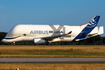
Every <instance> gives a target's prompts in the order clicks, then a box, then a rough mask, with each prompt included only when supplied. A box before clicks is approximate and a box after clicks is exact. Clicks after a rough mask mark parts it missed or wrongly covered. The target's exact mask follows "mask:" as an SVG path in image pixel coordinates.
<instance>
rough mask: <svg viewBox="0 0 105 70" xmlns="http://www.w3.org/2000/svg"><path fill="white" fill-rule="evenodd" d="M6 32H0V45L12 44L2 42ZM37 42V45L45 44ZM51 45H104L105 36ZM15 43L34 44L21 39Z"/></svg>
mask: <svg viewBox="0 0 105 70" xmlns="http://www.w3.org/2000/svg"><path fill="white" fill-rule="evenodd" d="M6 34H7V33H6V32H0V45H13V43H3V42H2V39H3V38H5V36H6ZM46 44H47V43H44V44H39V45H46ZM52 44H53V45H105V37H101V36H100V35H98V36H95V37H91V38H88V39H85V40H81V41H73V42H54V43H52ZM16 45H34V43H33V42H30V41H21V42H16Z"/></svg>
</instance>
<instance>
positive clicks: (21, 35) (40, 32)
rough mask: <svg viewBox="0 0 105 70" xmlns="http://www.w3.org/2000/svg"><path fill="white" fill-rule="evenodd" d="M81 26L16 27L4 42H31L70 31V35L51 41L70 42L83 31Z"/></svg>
mask: <svg viewBox="0 0 105 70" xmlns="http://www.w3.org/2000/svg"><path fill="white" fill-rule="evenodd" d="M83 28H84V27H81V26H67V25H64V26H63V25H17V26H15V27H13V28H12V29H11V30H10V31H9V33H8V34H7V36H6V37H5V39H6V40H5V39H4V40H5V42H17V41H33V39H35V38H43V37H50V36H53V35H59V34H61V35H62V34H66V33H68V32H70V31H72V33H71V34H69V35H67V36H64V37H63V38H62V37H59V38H56V39H53V40H51V42H56V41H72V40H73V39H74V38H75V37H76V36H77V35H78V34H79V33H80V32H81V30H82V29H83Z"/></svg>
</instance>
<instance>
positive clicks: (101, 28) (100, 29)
mask: <svg viewBox="0 0 105 70" xmlns="http://www.w3.org/2000/svg"><path fill="white" fill-rule="evenodd" d="M103 33H104V27H103V26H101V27H100V28H99V31H98V34H103Z"/></svg>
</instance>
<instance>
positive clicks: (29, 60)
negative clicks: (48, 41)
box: [0, 57, 105, 63]
mask: <svg viewBox="0 0 105 70" xmlns="http://www.w3.org/2000/svg"><path fill="white" fill-rule="evenodd" d="M82 62H92V63H105V58H103V57H102V58H100V57H97V58H91V57H90V58H81V57H80V58H0V63H82Z"/></svg>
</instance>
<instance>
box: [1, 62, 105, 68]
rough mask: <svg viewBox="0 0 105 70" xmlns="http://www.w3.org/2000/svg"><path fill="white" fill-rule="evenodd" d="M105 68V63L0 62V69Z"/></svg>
mask: <svg viewBox="0 0 105 70" xmlns="http://www.w3.org/2000/svg"><path fill="white" fill-rule="evenodd" d="M16 68H19V70H105V63H0V70H16Z"/></svg>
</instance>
